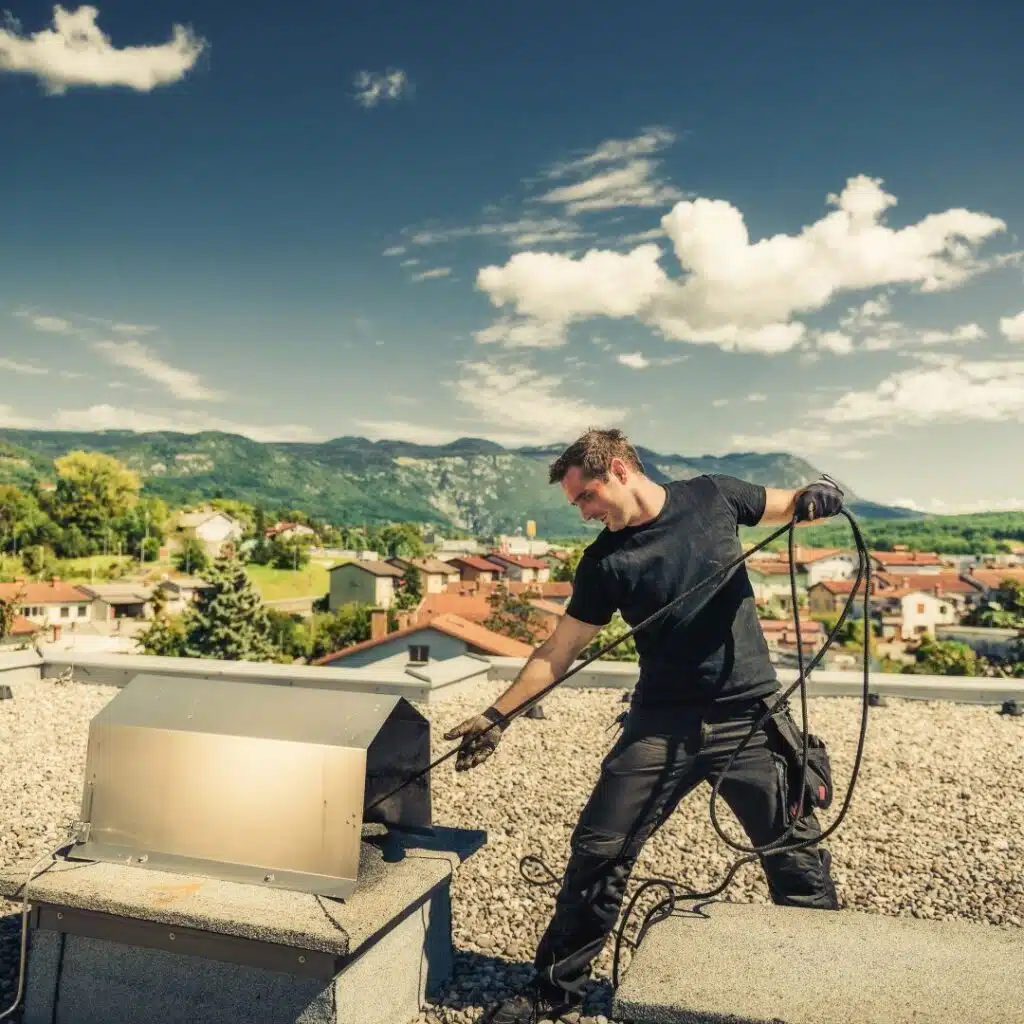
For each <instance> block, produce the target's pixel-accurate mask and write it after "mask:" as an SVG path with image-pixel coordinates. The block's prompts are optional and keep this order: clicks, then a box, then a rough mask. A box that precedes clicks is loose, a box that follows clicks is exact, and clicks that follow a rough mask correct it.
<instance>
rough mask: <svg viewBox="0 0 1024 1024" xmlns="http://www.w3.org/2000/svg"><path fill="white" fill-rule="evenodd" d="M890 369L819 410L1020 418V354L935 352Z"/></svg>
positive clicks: (863, 417) (894, 421)
mask: <svg viewBox="0 0 1024 1024" xmlns="http://www.w3.org/2000/svg"><path fill="white" fill-rule="evenodd" d="M922 362H923V363H924V365H922V366H918V367H914V368H913V369H909V370H902V371H900V372H898V373H894V374H891V375H890V376H888V377H886V378H885V379H884V380H883V381H881V382H880V383H879V384H878V385H877V387H875V388H874V389H872V390H870V391H852V392H848V393H847V394H845V395H843V396H842V397H841V398H840V399H839V400H838V401H837V402H836V404H835V405H834V406H832V407H831V408H828V409H824V410H822V411H821V412H820V413H818V414H817V415H818V418H820V419H822V420H824V421H826V422H829V423H881V424H884V425H885V426H886V427H887V428H891V427H893V426H895V425H898V424H912V425H920V424H925V423H933V422H944V423H964V422H969V421H976V422H982V421H985V422H1002V421H1006V420H1017V421H1024V360H1017V361H1011V360H1005V361H997V360H990V361H976V362H967V361H964V360H963V359H961V358H959V357H952V356H939V355H934V354H933V356H932V358H931V359H928V360H922Z"/></svg>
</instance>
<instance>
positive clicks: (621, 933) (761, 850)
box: [364, 508, 871, 988]
mask: <svg viewBox="0 0 1024 1024" xmlns="http://www.w3.org/2000/svg"><path fill="white" fill-rule="evenodd" d="M840 514H842V515H844V516H845V517H846V518H847V519H848V520H849V521H850V526H851V527H852V529H853V536H854V540H855V542H856V545H857V553H858V556H859V557H858V562H859V566H858V571H857V580H856V582H855V583H854V585H853V587H852V589H851V590H850V596H849V597H848V598H847V600H846V604H845V605H844V607H843V611H842V614H841V615H840V616H839V619H838V620H837V622H836V624H835V626H834V627H833V628H832V630H831V632H830V633H829V635H828V637H827V638H826V640H825V643H824V644H823V645H822V647H821V650H819V651H818V653H817V654H816V655H815V656H814V658H812V659H811V662H810V664H809V665H808V666H807V668H806V669H804V666H803V643H802V641H801V637H800V609H799V604H798V602H797V591H796V567H795V564H794V555H795V552H794V550H793V544H794V533H795V528H796V522H797V520H796V517H795V516H794V517H793V519H792V520H791V521H790V522H788V523H786V524H785V525H784V526H781V527H780V528H779V529H778V530H776V531H775V532H774V533H771V534H769V535H768V536H767V537H765V538H764V540H762V541H760V542H758V543H757V544H755V545H754V546H753V547H751V548H750V550H749V551H746V552H744V553H743V554H742V555H739V556H737V557H736V558H734V559H733V560H732V561H731V562H729V563H728V564H727V565H725V566H722V567H721V568H719V569H716V570H715V572H713V573H712V574H711V575H710V576H708V577H707V578H706V579H704V580H701V582H700V583H697V584H695V585H694V586H692V587H690V588H689V589H688V590H686V591H684V592H683V593H682V594H679V595H678V596H677V597H674V598H673V599H672V600H671V601H669V602H668V604H666V605H664V606H663V607H662V608H659V609H658V611H656V612H654V613H653V614H651V615H649V616H648V617H647V618H646V619H644V620H643V621H642V622H638V623H637V624H636V625H635V626H633V627H632V628H631V629H630V630H628V631H627V632H625V633H623V634H622V635H621V636H618V637H616V638H615V639H614V640H612V641H611V642H609V643H608V644H606V645H605V646H604V647H602V648H600V649H599V650H597V651H596V652H595V653H594V654H592V655H591V656H590V657H589V658H586V659H585V660H583V661H581V662H579V663H578V664H576V665H574V666H573V667H572V668H570V669H569V670H568V671H567V672H565V673H563V674H562V675H561V676H559V677H558V678H557V679H555V680H553V681H552V682H551V683H549V684H548V685H547V686H545V687H544V688H543V689H542V690H540V691H539V692H538V693H535V694H534V695H533V696H532V697H528V698H527V699H526V700H524V701H523V702H522V704H520V705H519V706H518V707H516V708H513V709H512V710H511V711H510V712H508V714H507V715H504V716H500V715H499V716H498V721H497V722H496V723H495V724H501V725H507V724H508V723H509V722H512V721H513V720H514V719H516V718H518V717H519V716H520V715H523V714H525V713H526V712H527V711H529V710H530V708H532V707H534V706H536V705H537V704H538V703H540V701H541V700H542V699H543V698H544V697H545V696H546V695H547V694H549V693H550V692H551V691H552V690H553V689H554V688H555V687H556V686H560V685H561V684H562V683H563V682H565V680H566V679H568V678H569V677H570V676H573V675H575V674H576V673H577V672H579V671H581V670H582V669H584V668H586V666H587V665H589V664H591V663H592V662H594V661H597V659H598V658H601V657H603V656H604V655H605V654H607V653H608V652H609V651H610V650H612V649H614V648H615V647H617V646H618V645H619V644H621V643H623V642H624V641H625V640H628V639H629V637H631V636H633V634H634V633H637V632H639V631H640V630H641V629H645V628H646V627H647V626H649V625H651V624H652V623H654V622H656V621H657V620H658V619H661V618H662V617H664V616H665V615H667V614H668V612H669V611H670V610H671V609H672V608H674V607H675V606H676V605H679V604H681V603H682V602H683V601H684V600H686V598H688V597H689V596H690V595H691V594H693V593H694V592H695V591H697V590H700V589H701V587H704V586H706V585H707V584H708V583H709V582H710V581H711V580H713V579H715V578H716V577H718V576H723V579H722V581H721V582H720V583H718V584H717V585H716V586H715V588H714V590H712V591H711V593H710V594H709V595H708V596H707V597H706V598H704V600H703V601H701V603H700V605H699V606H698V607H697V608H696V609H695V610H694V611H693V612H691V613H690V615H689V616H687V618H686V619H685V620H684V622H683V623H681V625H685V624H686V622H689V621H690V620H692V619H693V618H694V617H695V616H696V615H697V614H698V613H699V612H700V611H701V609H702V608H703V607H704V606H705V605H706V604H707V602H708V601H710V600H711V599H712V598H713V597H714V596H715V594H716V593H718V591H719V590H721V588H722V587H724V586H725V584H726V583H727V582H728V581H729V579H730V578H731V576H732V574H733V573H734V572H735V571H736V569H737V568H738V566H739V565H740V564H741V563H743V562H745V561H746V560H747V559H748V558H750V556H751V555H753V554H754V553H755V552H757V551H760V550H761V549H762V548H764V547H766V546H767V545H768V544H770V543H771V542H772V541H773V540H775V539H776V538H777V537H781V536H782V534H783V533H785V532H786V531H789V579H790V594H791V596H792V600H793V615H794V619H795V622H796V638H797V659H798V660H797V664H798V674H797V679H796V682H795V683H793V685H792V686H790V687H789V689H787V690H785V691H783V693H782V694H781V696H780V697H779V698H778V700H777V701H776V702H775V703H774V704H773V705H772V706H771V707H770V708H769V710H768V711H767V712H765V714H764V715H762V716H761V718H760V719H758V720H757V721H756V722H755V723H754V725H753V726H752V727H751V729H750V732H749V733H748V734H747V736H746V737H745V738H744V739H743V741H742V742H741V743H740V744H739V746H738V747H737V748H736V750H735V751H733V753H732V756H731V757H730V758H729V761H728V762H727V764H726V766H725V768H724V769H723V770H722V772H721V774H720V775H719V777H718V779H717V780H716V782H715V785H714V787H713V789H712V792H711V803H710V812H711V822H712V825H713V826H714V828H715V831H716V832H717V833H718V834H719V836H720V837H721V838H722V840H723V841H724V842H725V843H726V844H727V845H728V846H730V847H732V848H733V849H734V850H740V851H743V852H745V853H746V854H747V856H745V857H741V858H739V859H738V860H737V861H736V862H735V863H734V864H733V865H732V867H730V868H729V870H728V872H727V873H726V876H725V878H724V879H723V880H722V882H721V883H720V884H719V885H718V886H716V887H715V888H714V889H709V890H708V891H707V892H695V891H694V890H692V889H685V887H684V886H683V884H682V883H681V882H678V881H676V880H674V879H669V878H640V877H635V878H634V881H640V882H641V883H642V884H641V886H640V888H639V889H638V890H637V891H636V892H635V893H634V894H633V897H632V899H631V900H630V902H629V904H628V906H627V908H626V912H625V914H624V915H623V918H622V921H621V923H620V925H619V929H618V933H617V935H616V939H615V959H614V963H613V968H612V984H613V985H614V987H616V988H618V985H619V960H620V956H621V951H622V945H623V943H626V944H628V945H629V946H631V947H632V948H633V949H634V950H635V949H637V948H639V946H640V943H641V942H642V941H643V938H644V936H645V935H646V934H647V931H648V929H649V928H650V927H651V926H652V925H653V924H656V923H657V922H658V921H662V920H664V919H665V918H667V917H669V916H670V915H671V914H672V913H673V912H674V910H675V906H676V899H677V894H678V895H681V896H682V898H683V899H691V900H703V899H710V898H711V897H713V896H717V895H718V894H719V893H721V892H723V891H724V890H725V889H726V888H727V887H728V886H729V883H730V882H731V881H732V879H733V878H734V877H735V875H736V872H737V871H738V870H739V869H740V868H741V867H742V866H743V865H744V864H748V863H750V862H752V861H755V860H758V859H759V858H760V857H770V856H773V855H775V854H778V853H783V852H786V851H788V850H795V849H799V848H800V847H802V846H809V845H811V844H813V843H819V842H821V841H822V840H823V839H824V838H825V837H826V836H829V835H831V834H832V833H833V832H834V831H835V830H836V828H838V826H839V823H840V822H841V821H842V820H843V818H844V817H845V815H846V812H847V809H848V808H849V806H850V800H851V799H852V797H853V790H854V786H855V785H856V781H857V774H858V772H859V770H860V763H861V759H862V757H863V752H864V737H865V734H866V732H867V715H868V706H869V705H868V688H869V681H868V680H869V676H868V667H869V666H868V663H869V657H870V637H871V628H870V621H871V620H870V615H869V608H868V595H869V591H870V587H871V563H870V557H869V555H868V551H867V546H866V544H865V543H864V538H863V536H862V534H861V532H860V528H859V527H858V525H857V522H856V520H855V519H854V518H853V516H852V515H851V514H850V513H849V512H848V511H847V510H846V509H845V508H842V509H840ZM865 578H866V579H867V585H866V586H865V589H864V692H863V705H862V710H861V728H860V736H859V739H858V742H857V755H856V758H855V760H854V765H853V772H852V775H851V778H850V786H849V789H848V790H847V793H846V799H845V801H844V802H843V807H842V809H841V811H840V812H839V814H838V816H837V817H836V820H835V821H834V822H833V823H832V825H831V826H830V827H829V828H827V829H825V830H824V831H822V832H821V833H820V834H819V835H816V836H814V837H813V838H811V839H806V840H803V841H799V842H795V843H791V844H787V845H785V846H783V845H782V843H783V841H784V840H785V839H786V837H787V836H789V835H790V833H791V832H792V830H793V829H794V828H795V827H796V824H797V823H798V822H799V820H800V818H801V817H803V794H804V787H805V782H806V776H807V753H808V721H807V688H806V676H807V673H809V672H810V671H811V670H812V669H813V668H814V666H815V665H816V664H817V663H818V662H819V661H821V659H822V658H823V657H824V655H825V652H826V651H827V650H828V649H829V647H830V646H831V645H832V642H833V641H834V639H835V637H836V635H837V634H838V632H839V629H840V628H841V627H842V625H843V623H844V622H845V621H846V617H847V615H849V613H850V609H851V608H852V607H853V600H854V597H855V596H856V594H857V590H858V588H859V587H860V584H861V581H862V580H864V579H865ZM797 687H800V698H801V710H802V712H803V759H802V764H801V776H800V787H799V792H800V799H799V802H798V805H797V809H796V812H795V814H794V815H793V821H792V823H791V824H790V825H789V827H788V828H786V830H785V831H784V832H783V833H782V835H781V836H779V837H778V838H777V839H774V840H772V842H770V843H766V844H765V845H764V846H763V847H756V846H750V847H745V846H741V845H740V844H738V843H735V842H733V841H732V840H731V839H730V838H729V837H728V836H727V835H725V833H724V832H723V831H722V829H721V826H720V825H719V824H718V818H717V816H716V814H715V800H716V799H717V797H718V791H719V788H720V787H721V783H722V779H723V778H725V776H726V775H728V773H729V769H730V767H731V766H732V764H733V762H734V761H735V760H736V758H737V757H738V756H739V755H740V754H741V753H742V752H743V750H744V749H745V747H746V745H747V744H748V743H749V742H750V740H751V739H752V738H753V736H754V735H755V734H756V732H757V730H758V729H760V728H761V726H762V725H763V724H764V723H765V722H766V721H767V720H768V719H769V718H770V717H771V716H772V715H773V714H775V712H776V711H778V710H780V709H781V708H782V706H783V704H784V703H785V701H786V700H787V699H788V697H789V695H790V694H791V693H792V692H793V691H794V690H795V689H796V688H797ZM459 749H460V744H456V745H455V746H454V747H452V749H451V750H449V751H448V752H447V753H446V754H442V755H441V756H440V757H439V758H437V759H436V760H435V761H432V762H431V763H430V764H428V765H427V766H426V768H423V769H421V770H420V771H418V772H416V773H415V774H414V775H411V776H410V777H409V778H407V779H405V780H404V781H403V782H402V783H400V784H399V785H398V786H396V787H395V788H394V789H393V790H391V791H390V792H388V793H385V794H384V795H383V796H381V797H378V798H377V799H376V800H375V801H373V803H371V804H369V805H368V806H367V807H366V808H365V810H364V816H365V814H366V813H368V812H370V811H372V810H373V809H374V808H376V807H378V806H379V805H380V804H382V803H384V802H385V801H386V800H390V799H391V797H393V796H394V795H395V794H396V793H398V792H399V791H400V790H402V789H404V788H405V787H406V786H408V785H411V784H412V783H413V782H415V781H416V780H417V779H420V778H422V777H423V776H424V775H428V774H429V773H430V772H432V771H433V770H434V769H435V768H436V767H438V765H441V764H443V763H444V762H445V761H447V760H448V758H450V757H454V756H455V755H456V754H457V753H458V752H459ZM527 863H534V864H537V865H538V866H539V867H540V868H541V869H542V870H543V871H545V872H546V873H547V875H548V877H547V878H545V879H544V880H541V881H538V880H537V879H534V878H530V877H529V875H527V874H526V872H525V871H524V870H523V868H524V866H525V865H526V864H527ZM519 871H520V874H521V875H522V876H523V878H524V879H525V881H526V882H527V883H528V884H530V885H535V886H549V885H556V884H558V882H559V879H558V877H557V876H556V875H555V874H554V872H553V871H552V870H551V869H550V868H549V867H548V865H547V864H545V863H544V861H543V859H542V858H540V857H539V856H537V855H536V854H527V855H526V856H524V857H522V858H520V861H519ZM656 886H658V887H661V888H664V889H666V890H667V891H668V896H667V897H666V898H665V899H664V900H662V901H661V902H660V903H658V904H657V905H655V906H654V907H653V908H652V909H651V910H650V911H648V913H647V915H646V916H645V917H644V919H643V921H642V922H641V925H640V929H639V931H638V933H637V937H636V939H634V940H630V939H628V938H627V937H626V934H625V930H626V925H627V924H628V922H629V918H630V917H631V916H632V913H633V911H634V908H635V906H636V903H637V900H638V899H639V898H640V896H641V895H643V893H644V892H646V891H647V890H648V889H650V888H653V887H656ZM680 889H685V891H684V892H683V893H681V894H679V893H678V890H680Z"/></svg>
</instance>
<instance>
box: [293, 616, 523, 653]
mask: <svg viewBox="0 0 1024 1024" xmlns="http://www.w3.org/2000/svg"><path fill="white" fill-rule="evenodd" d="M430 629H434V630H437V631H438V632H440V633H444V634H446V635H447V636H451V637H455V638H456V639H459V640H463V641H464V642H465V643H467V644H469V645H470V646H471V647H476V648H478V649H480V650H482V651H484V652H485V653H486V654H493V655H497V656H498V657H504V658H528V657H529V656H530V655H531V654H532V653H533V650H534V649H533V647H531V646H530V645H529V644H524V643H522V642H521V641H519V640H513V639H512V638H511V637H507V636H502V635H501V634H500V633H495V632H494V631H493V630H490V629H485V628H484V627H483V626H481V625H480V624H479V623H477V622H470V621H469V620H468V619H463V618H461V617H460V616H458V615H451V614H443V615H437V616H435V617H434V618H432V619H431V620H430V621H429V622H427V623H420V624H418V625H415V626H408V627H407V628H405V629H396V630H395V631H394V632H393V633H388V634H387V635H385V636H382V637H379V638H378V639H376V640H364V641H363V642H362V643H358V644H352V645H351V646H350V647H343V648H342V649H341V650H340V651H334V652H332V653H331V654H325V655H324V656H323V657H322V658H318V659H317V660H316V661H314V662H313V664H314V665H331V664H334V663H335V662H337V661H341V660H342V659H344V658H347V657H348V656H349V655H350V654H354V653H355V652H356V651H365V650H368V649H369V648H371V647H378V646H380V644H385V643H388V642H390V641H392V640H403V639H405V638H406V637H410V636H412V635H413V634H415V633H422V632H424V631H426V630H430Z"/></svg>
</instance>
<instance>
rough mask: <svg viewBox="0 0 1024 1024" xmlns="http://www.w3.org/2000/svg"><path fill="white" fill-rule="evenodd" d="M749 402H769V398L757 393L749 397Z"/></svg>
mask: <svg viewBox="0 0 1024 1024" xmlns="http://www.w3.org/2000/svg"><path fill="white" fill-rule="evenodd" d="M747 401H748V402H767V401H768V396H767V395H762V394H758V393H756V392H755V393H754V394H751V395H747Z"/></svg>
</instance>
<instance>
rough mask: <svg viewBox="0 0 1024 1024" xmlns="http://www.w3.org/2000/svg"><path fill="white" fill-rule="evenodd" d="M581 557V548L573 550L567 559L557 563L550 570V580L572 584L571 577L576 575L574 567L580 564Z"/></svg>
mask: <svg viewBox="0 0 1024 1024" xmlns="http://www.w3.org/2000/svg"><path fill="white" fill-rule="evenodd" d="M582 557H583V548H582V547H575V548H573V549H572V550H571V551H570V552H569V554H568V558H566V560H565V561H564V562H558V564H557V565H555V566H554V568H553V569H552V570H551V578H552V579H553V580H559V581H561V582H563V583H572V581H573V577H574V576H575V575H576V567H577V566H578V565H579V564H580V559H581V558H582Z"/></svg>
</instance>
